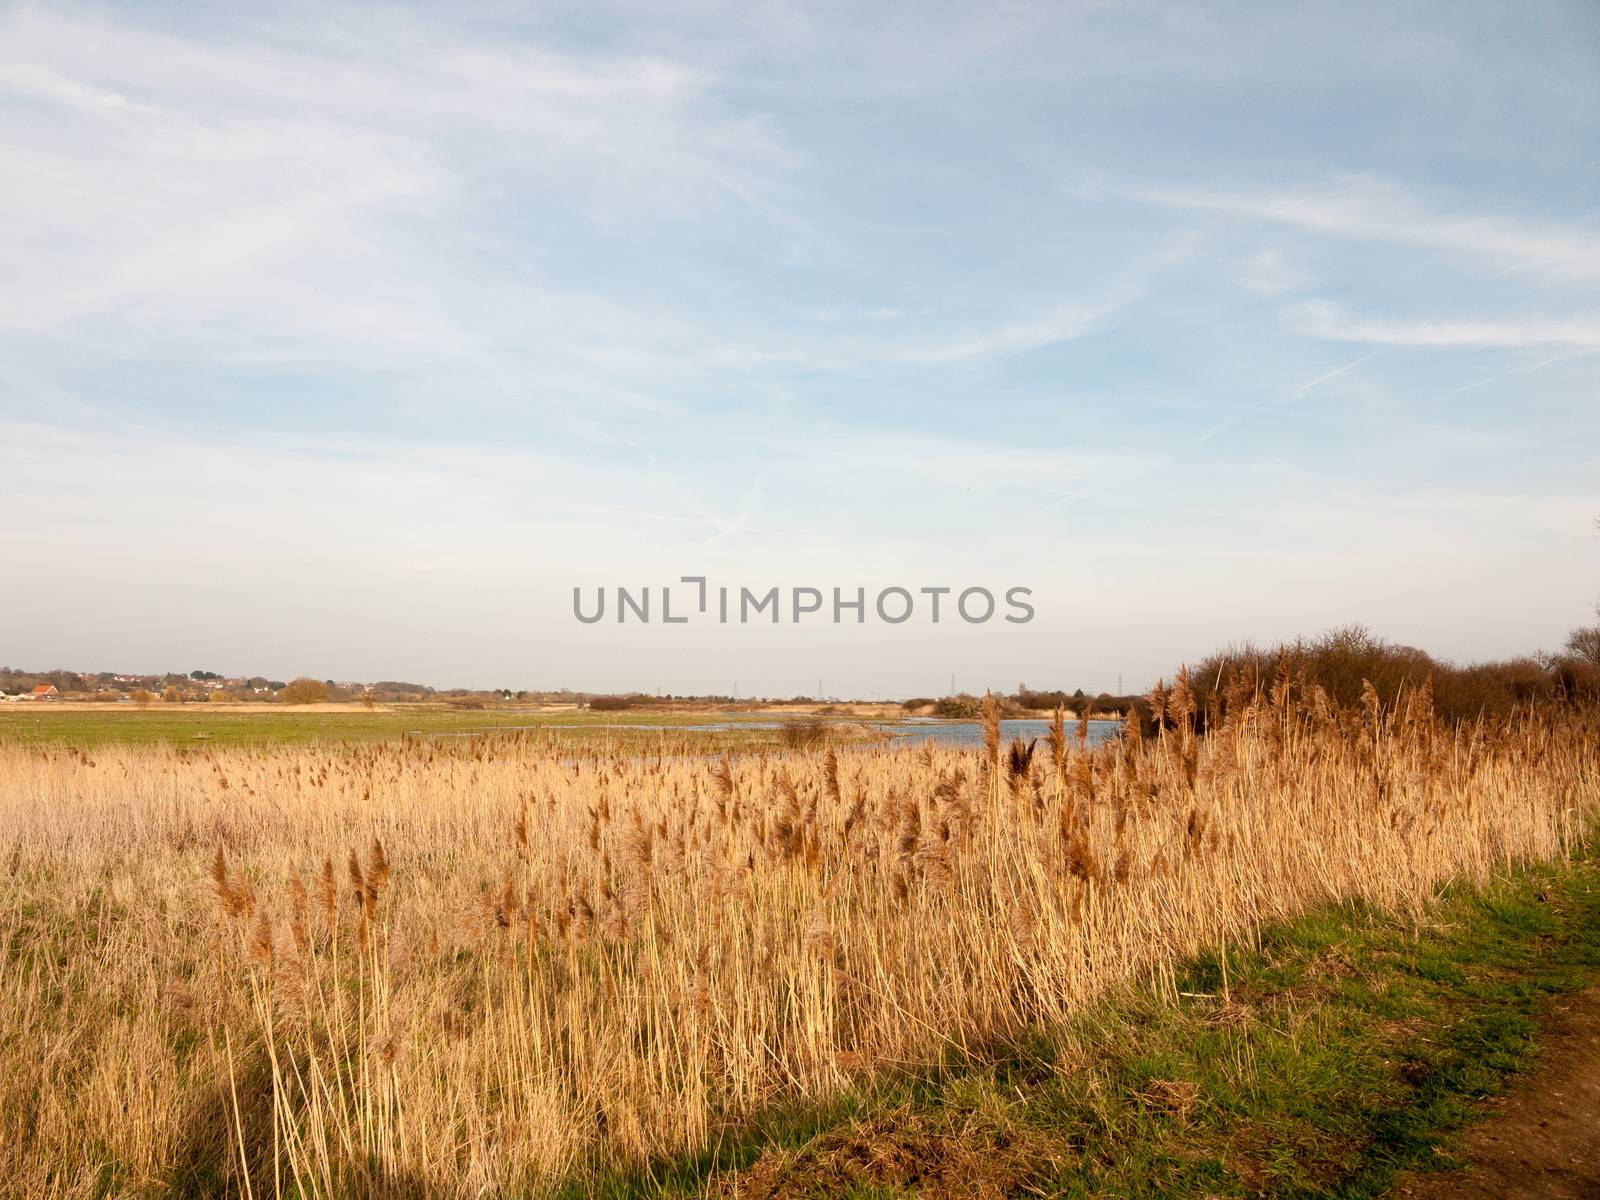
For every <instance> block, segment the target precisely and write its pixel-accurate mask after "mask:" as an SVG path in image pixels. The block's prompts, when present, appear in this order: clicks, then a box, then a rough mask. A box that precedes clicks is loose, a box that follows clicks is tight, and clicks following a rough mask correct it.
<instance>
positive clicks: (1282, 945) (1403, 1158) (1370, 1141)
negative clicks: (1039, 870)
mask: <svg viewBox="0 0 1600 1200" xmlns="http://www.w3.org/2000/svg"><path fill="white" fill-rule="evenodd" d="M1222 966H1223V964H1222V961H1221V958H1220V956H1219V955H1217V954H1215V953H1213V954H1210V955H1207V956H1203V957H1201V958H1199V959H1197V960H1195V961H1193V962H1191V963H1189V964H1187V966H1186V967H1185V969H1184V971H1183V972H1182V973H1181V975H1180V976H1179V978H1178V980H1177V986H1176V988H1170V987H1166V988H1164V987H1158V986H1156V985H1148V986H1144V987H1141V988H1138V989H1133V990H1131V991H1130V992H1128V993H1127V994H1124V995H1122V996H1119V997H1116V998H1114V999H1110V1000H1108V1001H1106V1002H1105V1003H1102V1004H1100V1005H1099V1006H1097V1007H1095V1008H1094V1009H1093V1010H1092V1011H1089V1012H1087V1013H1085V1014H1084V1016H1083V1017H1082V1018H1081V1019H1080V1020H1079V1021H1077V1022H1075V1023H1074V1024H1073V1026H1072V1027H1070V1028H1067V1029H1060V1030H1054V1031H1051V1032H1050V1033H1048V1034H1045V1033H1036V1034H1033V1035H1030V1036H1028V1037H1026V1038H1021V1039H1016V1040H1013V1041H1011V1042H1009V1043H1007V1044H1005V1045H1003V1046H998V1047H995V1048H993V1049H991V1050H990V1051H989V1052H988V1053H985V1054H982V1055H977V1056H974V1057H972V1058H969V1059H966V1060H964V1061H959V1062H954V1061H953V1062H948V1063H945V1064H943V1065H942V1066H941V1067H940V1068H938V1069H936V1070H929V1071H926V1072H923V1073H920V1074H915V1075H908V1076H904V1077H901V1078H898V1079H895V1080H891V1081H889V1082H887V1083H885V1084H883V1085H881V1086H879V1087H877V1088H875V1089H873V1090H871V1091H863V1092H858V1093H854V1094H851V1095H846V1096H841V1097H839V1098H837V1099H835V1100H834V1101H833V1102H831V1103H829V1104H827V1105H825V1106H820V1107H818V1106H811V1107H804V1106H797V1107H790V1108H786V1109H783V1110H780V1111H774V1112H771V1113H768V1114H765V1115H764V1116H763V1117H761V1118H760V1119H758V1120H756V1121H754V1122H750V1123H747V1124H745V1125H744V1126H742V1127H740V1128H737V1129H730V1130H729V1131H728V1133H727V1134H726V1135H725V1136H724V1138H723V1140H722V1142H721V1144H720V1145H719V1146H718V1147H716V1148H715V1149H714V1150H712V1151H708V1152H707V1153H705V1154H702V1155H699V1156H697V1157H693V1158H685V1159H678V1160H673V1161H670V1162H658V1163H654V1164H651V1165H650V1166H649V1167H647V1168H645V1169H642V1170H639V1171H634V1172H626V1173H624V1172H617V1173H613V1174H611V1175H609V1176H608V1177H606V1178H604V1179H603V1180H601V1181H599V1182H598V1183H596V1182H594V1181H590V1180H584V1181H583V1183H582V1184H581V1185H575V1186H574V1188H573V1190H572V1192H571V1195H572V1196H574V1197H576V1196H578V1195H586V1194H598V1195H604V1196H609V1197H615V1198H619V1200H620V1198H622V1197H635V1196H673V1195H686V1194H695V1193H699V1192H702V1191H705V1190H707V1189H709V1190H710V1191H712V1192H713V1193H723V1192H727V1193H730V1194H731V1193H732V1192H733V1191H734V1185H735V1184H737V1191H738V1194H739V1195H741V1196H765V1195H776V1196H784V1197H792V1196H817V1197H822V1196H848V1197H856V1198H858V1200H864V1198H866V1197H891V1196H892V1197H902V1196H913V1195H925V1194H933V1195H950V1196H953V1195H964V1194H979V1193H980V1191H982V1190H988V1194H996V1195H1009V1194H1027V1195H1045V1196H1067V1197H1090V1196H1125V1197H1135V1196H1162V1197H1180V1198H1181V1197H1195V1198H1197V1200H1198V1198H1200V1197H1206V1196H1247V1195H1249V1196H1259V1195H1271V1196H1305V1197H1312V1196H1325V1197H1372V1196H1379V1195H1381V1194H1383V1193H1384V1192H1385V1191H1386V1190H1387V1189H1388V1188H1389V1186H1390V1185H1391V1184H1392V1183H1393V1181H1394V1179H1395V1176H1396V1173H1397V1172H1399V1171H1402V1170H1406V1169H1418V1168H1421V1169H1427V1168H1434V1167H1441V1166H1448V1165H1450V1163H1451V1160H1450V1158H1449V1146H1450V1138H1451V1135H1452V1133H1453V1132H1454V1131H1456V1130H1458V1129H1459V1128H1460V1127H1461V1126H1462V1125H1463V1124H1464V1123H1466V1122H1467V1121H1469V1120H1470V1119H1471V1117H1472V1116H1473V1112H1474V1109H1473V1102H1474V1101H1475V1100H1477V1099H1479V1098H1481V1097H1484V1096H1487V1095H1491V1094H1493V1093H1495V1092H1497V1091H1500V1090H1502V1089H1503V1088H1504V1087H1505V1086H1506V1084H1507V1082H1508V1081H1509V1079H1510V1077H1511V1075H1512V1074H1513V1073H1514V1072H1516V1071H1518V1070H1521V1069H1524V1068H1526V1067H1528V1066H1530V1065H1532V1064H1533V1063H1535V1062H1536V1061H1537V1056H1538V1038H1537V1034H1538V1023H1537V1018H1538V1016H1539V1013H1540V1011H1541V1009H1542V1007H1543V1006H1544V1004H1545V1003H1546V1002H1547V1000H1548V999H1549V998H1550V997H1552V996H1555V995H1560V994H1563V993H1567V992H1571V991H1575V990H1577V989H1579V988H1581V987H1583V986H1585V985H1586V984H1588V983H1590V982H1592V981H1593V980H1594V979H1595V977H1596V974H1597V969H1600V870H1597V869H1596V866H1595V864H1594V863H1593V862H1592V861H1586V862H1581V863H1578V864H1576V865H1574V866H1572V867H1570V868H1566V869H1559V870H1558V869H1537V870H1529V871H1524V872H1517V873H1515V874H1512V875H1509V876H1508V877H1506V878H1503V879H1501V880H1499V881H1497V882H1496V883H1495V885H1494V886H1493V887H1491V888H1489V889H1488V890H1486V891H1484V892H1482V893H1475V892H1472V891H1469V890H1466V889H1460V888H1458V889H1454V890H1451V891H1449V892H1447V893H1445V894H1444V895H1442V896H1441V897H1440V898H1439V900H1438V902H1437V904H1436V905H1435V906H1434V907H1433V908H1432V909H1431V910H1430V912H1429V915H1428V918H1427V920H1426V921H1425V922H1424V923H1423V927H1422V928H1421V929H1420V930H1418V929H1415V928H1413V927H1412V926H1410V925H1409V924H1407V923H1406V922H1404V921H1401V920H1399V919H1396V918H1394V917H1392V916H1388V915H1385V914H1382V913H1379V912H1376V911H1374V910H1372V909H1370V908H1367V907H1364V906H1362V905H1357V904H1347V905H1341V906H1336V907H1331V908H1327V909H1324V910H1321V911H1319V912H1316V913H1313V914H1310V915H1308V916H1306V917H1305V918H1303V919H1301V920H1298V921H1296V922H1294V923H1292V924H1288V925H1284V926H1281V927H1278V928H1274V929H1271V930H1268V931H1265V932H1264V933H1263V935H1262V936H1261V938H1260V939H1259V945H1257V946H1254V947H1251V948H1248V949H1241V948H1238V947H1235V948H1232V949H1230V951H1229V954H1228V962H1227V978H1228V986H1227V990H1226V996H1225V995H1224V988H1223V971H1222ZM1175 992H1176V993H1191V995H1187V996H1185V995H1175V994H1174V993H1175Z"/></svg>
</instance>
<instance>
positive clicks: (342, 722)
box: [0, 703, 862, 750]
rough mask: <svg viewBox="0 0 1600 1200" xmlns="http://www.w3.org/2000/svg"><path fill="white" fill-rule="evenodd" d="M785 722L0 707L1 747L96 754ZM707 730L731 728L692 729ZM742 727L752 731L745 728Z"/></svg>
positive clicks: (693, 736)
mask: <svg viewBox="0 0 1600 1200" xmlns="http://www.w3.org/2000/svg"><path fill="white" fill-rule="evenodd" d="M786 719H792V718H787V717H784V716H781V715H774V714H771V713H758V712H749V711H743V712H740V711H734V712H722V711H705V712H687V711H682V710H677V709H663V710H659V711H658V710H653V709H652V710H639V711H629V712H616V713H605V712H600V713H597V712H590V711H587V710H583V711H580V710H576V709H569V710H556V711H551V710H549V709H503V708H493V709H489V708H485V709H455V708H450V707H448V706H445V705H438V704H430V705H422V704H418V705H405V706H396V707H380V708H375V709H366V708H363V707H361V706H359V705H354V704H351V705H340V706H334V705H319V706H315V707H313V708H309V709H297V708H284V707H280V706H277V705H264V704H259V705H231V706H220V707H219V706H211V705H205V704H170V705H169V704H159V703H157V704H152V705H150V706H148V707H144V708H141V707H138V706H135V705H128V704H8V705H0V742H5V741H9V742H14V743H22V744H31V745H55V746H73V747H77V748H79V749H91V748H95V747H101V746H109V745H154V744H161V743H165V744H170V745H197V744H204V743H210V744H214V745H219V746H259V745H267V744H277V743H282V744H287V745H311V744H316V743H334V742H340V743H343V742H382V741H396V740H400V739H403V738H408V737H416V738H429V737H470V736H473V735H477V734H483V735H491V734H512V733H522V734H527V735H529V736H530V737H531V738H533V739H534V740H544V741H548V742H550V743H564V744H567V743H581V744H586V745H594V746H600V747H606V746H612V747H615V748H619V749H622V748H627V749H648V748H650V747H651V746H652V745H659V744H661V743H663V742H667V743H670V744H672V745H678V744H681V743H685V742H686V743H688V744H689V745H690V746H691V748H694V749H699V750H706V749H723V748H729V749H762V748H777V747H780V746H782V745H783V744H784V741H783V737H782V734H781V731H776V730H771V729H762V728H760V726H761V725H763V724H767V725H770V724H773V723H774V722H779V723H781V722H782V721H783V720H786ZM708 724H717V725H722V724H725V725H729V726H731V727H732V728H729V729H717V730H699V729H692V728H686V727H689V726H695V725H708ZM656 726H665V727H666V729H665V730H662V729H657V728H654V727H656ZM745 726H748V728H742V727H745ZM828 728H829V729H830V730H831V731H832V732H833V735H834V736H835V737H844V738H849V737H852V736H855V737H859V736H861V733H862V731H861V730H860V729H859V728H856V727H854V726H852V725H851V724H850V723H849V722H847V721H842V722H831V723H829V725H828Z"/></svg>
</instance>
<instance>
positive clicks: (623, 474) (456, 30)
mask: <svg viewBox="0 0 1600 1200" xmlns="http://www.w3.org/2000/svg"><path fill="white" fill-rule="evenodd" d="M0 163H3V170H4V180H3V186H0V280H3V281H4V282H3V284H0V511H4V512H5V513H6V514H7V516H6V518H5V520H4V521H3V523H0V561H3V562H4V563H5V565H6V568H7V570H6V572H5V574H6V580H5V586H4V587H3V588H0V596H3V598H0V660H6V661H10V662H12V663H13V664H17V665H28V666H33V667H50V666H57V665H62V666H70V667H77V668H80V669H84V668H96V669H98V668H114V669H127V670H145V669H167V668H182V669H189V668H191V667H200V666H204V667H206V668H208V669H216V670H225V671H250V672H254V671H263V672H266V673H269V674H276V675H288V674H292V673H296V672H301V671H304V672H308V673H311V674H314V675H317V676H333V677H338V678H347V677H348V678H375V677H387V678H394V677H405V678H420V679H423V680H426V681H429V682H435V683H438V684H451V683H466V684H475V685H482V686H491V685H493V686H499V685H502V684H508V685H510V686H516V687H523V686H527V687H532V686H571V687H583V688H593V689H600V688H607V689H609V688H631V687H639V688H655V687H661V688H663V689H664V690H669V691H682V690H713V689H714V690H728V689H729V688H731V686H732V685H733V683H734V682H735V681H737V682H738V684H739V686H740V688H741V690H742V691H744V692H746V693H749V692H770V693H772V694H791V693H797V692H804V693H809V692H812V691H814V690H815V688H816V685H817V681H818V679H819V678H821V679H822V681H823V688H824V690H825V691H826V692H829V693H833V694H862V695H865V694H873V693H880V694H906V693H911V692H915V693H925V692H930V691H942V690H943V689H944V688H945V687H946V686H947V685H948V682H949V677H950V675H951V674H952V673H953V674H955V675H956V677H957V683H958V686H963V687H970V688H979V689H981V688H982V687H984V686H991V685H992V686H997V687H999V686H1004V687H1007V688H1011V687H1014V686H1015V684H1016V683H1017V682H1019V681H1023V680H1025V681H1027V682H1028V683H1030V684H1033V685H1034V686H1045V685H1058V684H1066V685H1068V686H1078V685H1082V686H1086V687H1090V688H1095V689H1099V688H1111V687H1114V686H1115V684H1116V681H1117V678H1118V676H1119V675H1120V676H1122V677H1123V678H1124V680H1125V681H1126V683H1127V686H1129V687H1135V686H1138V687H1144V686H1146V685H1148V684H1149V683H1150V682H1151V681H1152V680H1153V678H1154V677H1155V676H1156V675H1158V674H1161V673H1166V672H1170V670H1171V669H1172V667H1173V666H1174V665H1175V664H1176V663H1177V662H1179V661H1181V660H1182V659H1183V658H1185V657H1189V658H1194V657H1199V656H1200V655H1203V654H1205V653H1206V652H1208V651H1209V650H1211V649H1213V648H1214V647H1216V646H1218V645H1220V644H1224V643H1227V642H1230V641H1234V640H1238V639H1242V638H1255V639H1257V640H1270V639H1273V638H1278V637H1285V636H1292V635H1294V634H1297V633H1302V632H1315V631H1316V630H1318V629H1321V628H1324V627H1327V626H1329V625H1332V624H1336V623H1342V622H1346V621H1362V622H1365V623H1367V624H1368V625H1370V626H1372V627H1373V628H1374V629H1375V630H1377V631H1378V632H1380V633H1382V634H1384V635H1386V636H1389V637H1392V638H1395V639H1397V640H1401V641H1405V642H1409V643H1412V644H1417V645H1421V646H1423V647H1425V648H1427V649H1430V650H1432V651H1435V652H1437V653H1441V654H1444V655H1447V656H1451V657H1455V658H1462V659H1473V658H1482V657H1489V656H1496V655H1503V654H1509V653H1516V652H1522V651H1527V650H1531V649H1536V648H1538V647H1541V646H1543V647H1552V646H1555V645H1557V644H1559V642H1560V641H1561V640H1562V637H1563V636H1564V634H1565V632H1566V630H1567V629H1568V628H1570V627H1571V626H1573V625H1575V624H1578V623H1581V622H1582V621H1584V620H1585V619H1586V618H1588V617H1589V616H1590V614H1591V610H1592V605H1593V603H1594V600H1595V596H1596V593H1597V592H1600V541H1597V540H1596V538H1595V536H1594V533H1595V530H1594V526H1593V523H1592V520H1593V517H1594V516H1595V514H1597V513H1600V402H1597V398H1596V385H1597V384H1600V202H1597V199H1596V198H1597V197H1600V9H1597V8H1596V7H1595V6H1594V5H1593V4H1590V3H1587V2H1574V3H1559V2H1550V3H1543V4H1539V5H1527V6H1525V5H1518V6H1508V5H1504V4H1500V3H1471V2H1467V3H1463V2H1460V0H1455V2H1452V3H1439V4H1428V3H1411V4H1398V5H1397V4H1387V3H1386V4H1350V3H1340V4H1326V5H1318V4H1310V5H1295V6H1284V5H1274V4H1266V3H1259V4H1258V3H1212V4H1196V5H1172V4H1166V3H1118V2H1112V0H1108V2H1105V3H1084V4H1074V3H1055V4H1037V5H1028V4H1022V5H1006V4H995V5H983V6H973V5H948V6H941V5H930V4H914V5H913V4H903V5H897V4H874V5H869V6H863V5H836V6H829V5H822V4H816V5H787V4H763V3H759V2H758V3H740V4H720V3H710V2H706V3H686V4H674V5H650V6H633V5H627V4H604V3H602V4H583V5H559V4H558V5H549V6H523V5H511V4H493V3H486V4H470V3H469V4H455V5H449V6H444V5H440V6H437V7H399V6H375V5H337V4H320V3H319V4H303V5H282V6H279V5H262V6H250V7H249V8H248V9H246V8H234V7H231V6H229V7H225V8H218V7H217V6H211V5H204V6H202V5H179V4H142V5H116V6H112V5H107V6H103V7H95V6H79V5H73V4H50V5H42V4H40V5H33V4H22V5H5V6H0ZM689 573H697V574H709V575H711V576H712V577H713V579H714V580H716V581H723V582H727V583H729V584H734V585H738V584H749V585H752V586H756V585H759V586H761V587H763V588H764V587H766V586H768V585H771V584H778V585H785V586H792V585H796V584H804V585H816V586H823V587H832V586H843V587H847V588H853V587H854V586H857V585H865V586H868V587H869V588H871V587H879V586H884V585H888V584H901V585H905V586H911V587H916V586H922V585H936V584H954V585H956V586H967V585H971V584H983V585H987V586H990V587H992V588H995V589H996V590H1000V589H1003V588H1005V587H1008V586H1012V585H1016V584H1021V585H1026V586H1030V587H1032V588H1033V589H1034V594H1035V602H1036V605H1037V608H1038V614H1039V615H1038V617H1037V618H1036V619H1035V621H1034V622H1033V623H1032V624H1030V625H1028V626H1024V627H1011V628H1006V629H1000V628H995V627H992V626H983V627H972V628H962V627H959V626H949V625H941V626H938V627H933V626H928V625H926V624H922V623H920V622H915V623H910V624H908V625H906V626H902V627H898V628H896V629H893V630H885V629H883V628H882V627H881V626H879V627H877V628H871V627H869V628H867V629H853V628H849V627H845V628H842V629H841V628H834V627H831V626H818V627H810V628H805V627H792V626H783V627H779V628H776V629H769V628H754V627H751V628H727V629H723V628H715V627H712V628H704V627H692V628H688V629H681V630H680V629H670V630H669V629H664V628H661V627H659V626H654V627H646V628H634V627H624V628H618V627H616V626H613V625H609V624H607V625H604V626H595V627H592V628H591V627H579V626H578V625H577V624H576V622H574V621H573V620H572V618H571V616H570V604H571V588H572V586H574V585H575V584H581V585H584V586H586V587H592V586H595V585H598V584H608V585H612V586H615V585H617V584H624V585H633V586H640V585H645V584H655V585H659V584H661V583H667V582H670V581H671V580H673V579H675V578H676V577H677V576H679V575H682V574H689ZM39 581H42V582H43V584H44V586H35V583H36V582H39Z"/></svg>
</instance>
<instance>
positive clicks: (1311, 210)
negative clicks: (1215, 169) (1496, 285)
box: [1130, 176, 1600, 283]
mask: <svg viewBox="0 0 1600 1200" xmlns="http://www.w3.org/2000/svg"><path fill="white" fill-rule="evenodd" d="M1130 194H1131V195H1132V196H1133V197H1134V198H1135V199H1138V200H1141V201H1143V202H1145V203H1147V204H1156V205H1162V206H1166V207H1171V208H1185V209H1193V210H1197V211H1202V212H1213V213H1218V214H1221V215H1224V216H1229V217H1238V218H1243V219H1247V220H1256V221H1266V222H1272V223H1275V224H1280V225H1287V226H1291V227H1294V228H1296V229H1303V230H1307V231H1309V232H1312V233H1319V234H1325V235H1328V236H1332V237H1343V238H1361V239H1367V240H1372V241H1382V242H1394V243H1399V244H1402V245H1407V246H1413V247H1418V248H1422V249H1428V250H1437V251H1444V252H1447V253H1450V254H1456V255H1463V256H1467V257H1468V258H1471V259H1474V260H1478V261H1481V262H1485V263H1488V264H1491V265H1493V266H1495V267H1497V268H1499V269H1502V270H1510V271H1529V272H1532V273H1535V274H1538V275H1540V276H1543V277H1546V278H1549V279H1554V280H1562V281H1568V282H1579V283H1586V282H1594V281H1596V280H1600V229H1596V228H1592V227H1587V226H1581V225H1577V226H1572V225H1567V226H1563V225H1556V224H1550V223H1543V222H1531V221H1523V220H1515V219H1508V218H1505V217H1500V216H1474V215H1466V214H1461V213H1455V212H1450V211H1448V210H1443V209H1434V208H1430V207H1428V206H1427V205H1425V204H1423V203H1422V202H1421V201H1420V200H1419V199H1417V197H1416V196H1414V195H1413V194H1412V193H1411V192H1409V191H1407V190H1406V189H1404V188H1401V187H1399V186H1397V185H1395V184H1393V183H1389V182H1386V181H1383V180H1379V179H1375V178H1372V177H1370V176H1358V177H1355V178H1351V179H1346V180H1343V181H1341V182H1340V183H1338V184H1336V185H1334V186H1332V187H1328V188H1321V189H1309V190H1303V191H1268V192H1227V191H1209V190H1204V189H1195V188H1137V189H1132V190H1131V192H1130Z"/></svg>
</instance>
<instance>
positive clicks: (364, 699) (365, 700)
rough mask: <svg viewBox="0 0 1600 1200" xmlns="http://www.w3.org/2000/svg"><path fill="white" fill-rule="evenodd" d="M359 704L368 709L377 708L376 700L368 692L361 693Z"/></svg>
mask: <svg viewBox="0 0 1600 1200" xmlns="http://www.w3.org/2000/svg"><path fill="white" fill-rule="evenodd" d="M361 703H362V706H363V707H365V708H368V709H373V708H377V707H378V698H377V697H376V696H374V695H373V694H372V693H371V692H370V691H367V692H362V693H361Z"/></svg>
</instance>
